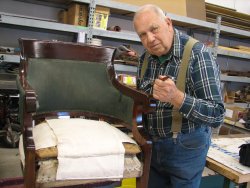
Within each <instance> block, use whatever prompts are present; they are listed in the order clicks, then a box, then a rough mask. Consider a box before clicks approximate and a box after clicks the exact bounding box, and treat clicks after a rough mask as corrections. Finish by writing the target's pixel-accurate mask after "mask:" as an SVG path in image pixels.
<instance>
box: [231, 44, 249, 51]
mask: <svg viewBox="0 0 250 188" xmlns="http://www.w3.org/2000/svg"><path fill="white" fill-rule="evenodd" d="M232 48H236V49H240V50H243V51H248V52H250V47H248V46H241V45H237V46H232Z"/></svg>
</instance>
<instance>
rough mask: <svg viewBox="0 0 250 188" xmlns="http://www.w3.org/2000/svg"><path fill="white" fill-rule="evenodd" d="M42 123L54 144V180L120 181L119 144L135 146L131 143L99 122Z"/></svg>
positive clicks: (122, 148)
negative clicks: (56, 153)
mask: <svg viewBox="0 0 250 188" xmlns="http://www.w3.org/2000/svg"><path fill="white" fill-rule="evenodd" d="M46 121H47V123H48V125H49V127H50V128H51V129H52V130H53V131H54V134H55V135H56V138H57V142H58V143H57V148H58V162H59V165H58V170H57V180H64V179H98V178H101V179H105V178H122V176H123V170H124V153H125V149H124V147H123V145H122V142H130V143H135V141H134V140H132V139H131V138H130V137H128V136H127V135H126V134H124V133H123V132H121V131H119V130H118V129H116V128H114V127H113V126H111V125H109V124H108V123H106V122H103V121H94V120H85V119H53V120H46ZM40 134H41V132H40ZM49 144H50V145H53V144H52V142H49ZM80 146H82V148H81V147H80ZM39 147H43V146H42V145H40V146H39ZM36 149H37V146H36Z"/></svg>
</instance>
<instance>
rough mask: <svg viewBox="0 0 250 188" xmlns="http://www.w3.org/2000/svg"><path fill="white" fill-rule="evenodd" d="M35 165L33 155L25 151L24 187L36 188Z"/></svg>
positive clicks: (31, 152)
mask: <svg viewBox="0 0 250 188" xmlns="http://www.w3.org/2000/svg"><path fill="white" fill-rule="evenodd" d="M35 169H36V165H35V154H34V152H33V151H27V152H26V154H25V166H24V187H25V188H35V187H36V171H35Z"/></svg>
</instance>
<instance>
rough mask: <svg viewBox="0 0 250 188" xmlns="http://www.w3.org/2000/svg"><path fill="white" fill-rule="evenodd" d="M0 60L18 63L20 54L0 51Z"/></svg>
mask: <svg viewBox="0 0 250 188" xmlns="http://www.w3.org/2000/svg"><path fill="white" fill-rule="evenodd" d="M1 62H10V63H20V55H13V54H3V53H0V63H1Z"/></svg>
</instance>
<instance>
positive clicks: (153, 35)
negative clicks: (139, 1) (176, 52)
mask: <svg viewBox="0 0 250 188" xmlns="http://www.w3.org/2000/svg"><path fill="white" fill-rule="evenodd" d="M133 24H134V29H135V31H136V33H137V34H138V36H139V38H140V40H141V42H142V44H143V46H144V47H145V48H146V50H147V51H148V52H149V53H150V54H152V55H156V56H161V55H164V54H166V53H167V52H168V51H169V50H170V49H171V45H172V41H173V35H174V29H173V26H172V21H171V19H170V18H169V17H167V16H165V14H164V12H163V11H162V10H161V9H160V8H159V7H157V6H155V5H151V4H147V5H144V6H142V7H140V9H139V10H138V11H137V12H136V13H135V16H134V20H133Z"/></svg>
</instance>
